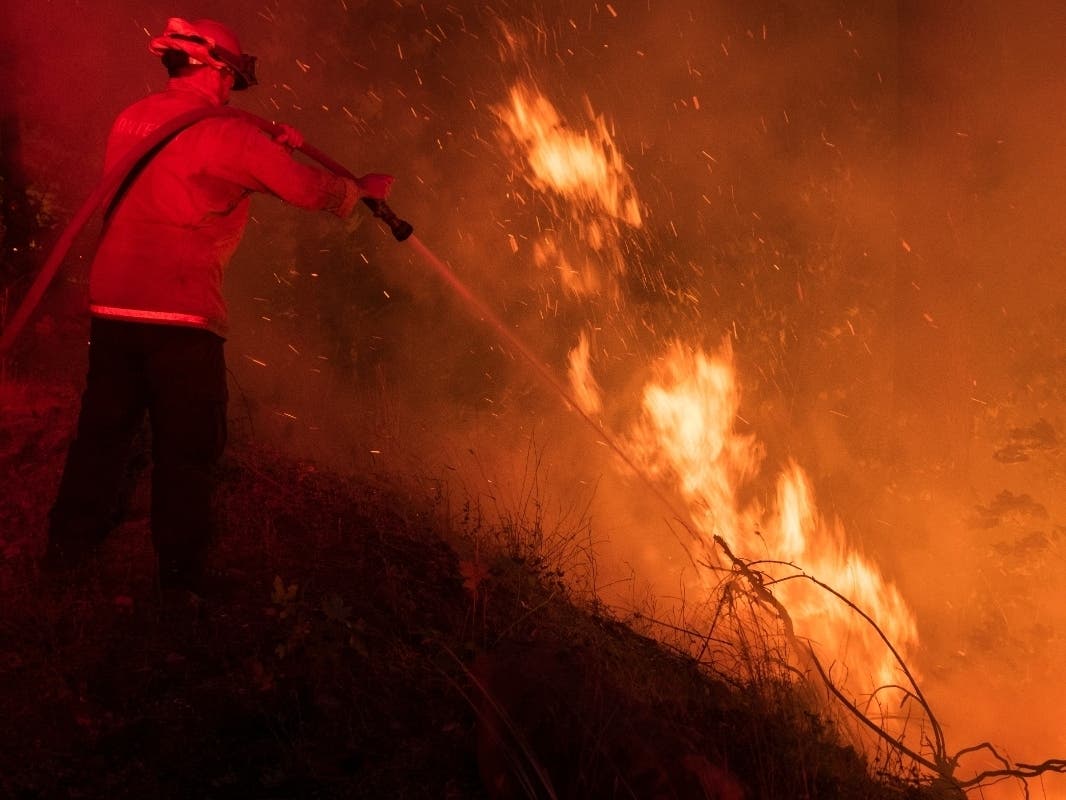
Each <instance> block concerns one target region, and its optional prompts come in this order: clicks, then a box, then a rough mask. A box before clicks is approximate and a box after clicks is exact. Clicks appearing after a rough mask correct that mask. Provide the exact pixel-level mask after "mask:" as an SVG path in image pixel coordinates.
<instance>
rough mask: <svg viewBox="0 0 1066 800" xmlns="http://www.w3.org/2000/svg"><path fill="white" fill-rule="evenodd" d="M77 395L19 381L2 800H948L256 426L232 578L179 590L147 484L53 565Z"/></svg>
mask: <svg viewBox="0 0 1066 800" xmlns="http://www.w3.org/2000/svg"><path fill="white" fill-rule="evenodd" d="M76 399H77V398H76V396H75V395H74V394H73V391H72V390H71V389H70V388H69V387H62V386H59V387H57V386H51V385H41V384H13V383H8V384H7V385H5V386H4V387H3V393H2V395H0V405H2V406H3V413H2V415H0V474H3V475H4V476H5V477H4V480H5V485H6V489H5V491H4V492H3V493H2V494H0V556H2V557H0V594H2V597H0V718H3V719H4V720H5V721H6V724H5V725H3V726H0V796H3V797H82V798H95V797H108V798H120V797H139V798H143V797H175V798H177V797H198V798H230V797H232V798H238V797H239V798H246V797H257V798H266V797H277V798H283V797H284V798H289V797H291V798H297V797H299V798H304V797H307V798H333V797H336V798H342V797H343V798H361V797H365V798H482V797H552V796H555V797H560V798H615V797H617V798H694V799H697V800H698V799H700V798H730V799H731V800H736V799H737V798H782V799H785V798H788V800H795V798H841V799H842V800H856V799H858V798H903V797H909V798H925V797H933V796H934V794H933V793H932V792H931V791H930V790H925V789H918V788H915V787H904V786H902V785H900V784H899V783H898V782H896V781H887V780H886V782H880V783H879V782H875V781H873V780H871V779H870V778H868V777H867V774H866V770H865V767H864V764H863V762H862V760H861V758H860V757H859V756H858V755H856V754H855V753H854V752H853V751H851V750H849V749H847V748H845V747H842V746H840V745H839V744H837V743H836V742H835V741H834V739H833V736H832V732H831V731H828V730H826V729H825V727H824V726H823V725H822V723H821V722H820V720H819V719H818V718H817V717H816V716H814V715H811V714H809V713H806V712H805V711H804V709H803V708H802V707H801V705H800V704H799V703H798V702H793V701H791V700H789V698H788V697H787V695H786V694H784V693H782V694H781V695H779V697H778V698H777V699H778V702H777V703H776V704H769V703H768V702H767V699H766V697H765V695H764V694H760V693H756V692H750V691H743V690H741V689H739V688H737V687H731V686H728V685H726V684H725V683H723V682H722V681H720V680H716V679H714V678H713V677H712V676H708V675H706V674H705V673H704V672H702V671H701V670H700V669H698V668H697V667H696V665H695V664H694V663H693V662H691V661H689V660H687V659H685V658H682V657H680V656H678V655H676V654H673V653H671V652H668V651H667V650H665V649H664V648H662V647H661V646H659V645H658V644H656V643H654V642H652V641H650V640H648V639H646V638H643V637H641V636H638V635H637V634H635V633H634V632H633V631H632V630H631V629H629V628H628V627H626V626H624V625H622V624H620V623H619V622H617V621H614V620H611V619H609V618H607V617H606V616H604V615H603V614H601V613H597V609H595V608H588V607H578V606H577V605H575V604H574V603H573V602H572V601H571V599H570V597H569V594H568V592H567V589H566V588H565V585H564V583H563V580H562V576H559V575H558V574H553V573H551V572H550V571H548V570H545V569H544V568H543V565H541V564H538V563H537V560H536V559H532V560H529V559H521V560H520V559H516V558H514V557H512V556H511V555H508V554H507V553H506V552H504V551H501V552H498V553H495V554H493V555H487V554H486V552H485V550H483V549H482V550H480V551H478V555H477V556H476V557H475V555H474V551H473V549H471V548H470V542H469V538H468V537H467V536H466V535H465V534H464V531H462V530H459V529H458V528H460V527H461V526H459V525H457V524H456V523H455V521H453V520H449V519H447V516H446V515H445V514H444V513H443V511H442V509H441V508H439V507H437V506H436V505H435V504H434V503H432V502H430V501H429V500H428V499H423V498H419V497H418V496H417V495H416V493H413V492H406V491H404V490H403V488H402V487H401V485H400V481H390V482H383V481H382V480H381V479H380V478H375V479H367V478H360V477H351V476H341V475H337V474H331V473H327V472H324V471H322V470H320V469H318V468H316V467H315V466H314V465H312V464H309V463H306V462H299V461H295V460H293V459H291V458H288V457H286V456H284V455H282V454H279V453H275V452H270V451H267V450H265V449H263V448H261V447H256V446H255V445H254V444H253V443H250V442H236V443H234V444H233V445H232V446H231V448H230V451H229V454H228V455H227V457H226V460H225V463H224V481H223V490H222V497H221V512H222V517H223V519H224V521H225V535H224V536H223V538H222V540H221V541H220V542H219V544H218V547H217V548H216V551H215V553H214V555H213V564H214V566H215V567H216V568H217V570H218V571H219V572H220V573H221V574H223V575H224V576H225V578H226V580H227V584H228V590H227V591H226V592H225V593H224V594H223V595H221V596H219V597H218V598H214V599H211V600H210V601H208V602H207V603H206V604H204V605H203V606H200V607H195V606H190V605H186V604H184V603H180V602H173V601H170V600H167V599H164V598H161V597H160V596H159V595H158V592H157V591H156V589H155V586H154V579H153V572H154V567H153V564H152V554H151V549H150V546H149V534H148V530H147V523H146V510H147V498H146V496H145V487H144V484H145V481H144V480H143V479H142V480H140V482H139V483H137V484H133V486H134V490H133V491H132V492H131V496H130V499H129V503H128V509H127V515H126V517H127V521H126V522H125V523H124V524H123V525H122V526H121V527H120V528H118V529H117V530H116V532H115V534H114V535H113V537H112V538H111V540H109V542H108V543H107V545H106V548H105V551H104V552H103V553H102V554H101V555H100V557H99V558H98V559H97V560H95V561H94V562H93V563H91V564H90V565H88V566H87V567H85V568H84V569H83V570H81V571H80V573H78V574H76V575H73V576H70V578H69V579H68V580H62V581H60V580H51V579H46V578H45V577H44V576H41V575H39V574H38V572H37V569H36V557H37V556H38V554H39V553H40V551H41V549H42V548H43V543H44V532H45V524H46V523H45V521H46V516H47V510H48V504H49V502H50V500H51V497H52V495H53V493H54V490H55V485H56V483H57V481H58V476H59V472H60V470H61V468H62V462H63V457H64V454H65V449H66V445H67V443H68V441H69V435H70V431H71V428H72V425H73V420H74V410H75V408H76V405H77V402H76ZM142 478H143V476H142ZM466 533H469V531H467V532H466Z"/></svg>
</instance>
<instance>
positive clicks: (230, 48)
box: [148, 17, 257, 90]
mask: <svg viewBox="0 0 1066 800" xmlns="http://www.w3.org/2000/svg"><path fill="white" fill-rule="evenodd" d="M148 49H149V50H150V51H151V52H152V53H154V54H155V55H157V56H162V57H163V59H164V62H166V60H167V59H170V58H174V57H175V56H177V57H180V58H185V59H187V62H186V63H189V64H192V65H204V66H209V67H214V68H215V69H229V70H230V71H232V72H233V88H234V89H235V90H240V89H247V88H248V87H249V86H254V85H255V84H256V83H257V81H256V79H255V56H250V55H247V54H246V53H243V52H241V43H240V42H239V41H238V40H237V34H235V33H234V32H233V31H232V30H230V28H228V27H227V26H225V25H223V24H222V23H221V22H215V21H214V20H212V19H198V20H195V21H194V22H188V21H187V20H184V19H181V18H180V17H171V18H170V19H168V20H167V27H166V29H165V30H164V31H163V34H162V35H161V36H154V37H152V40H151V41H150V42H149V43H148Z"/></svg>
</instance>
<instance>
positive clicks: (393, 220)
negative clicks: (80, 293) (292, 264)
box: [0, 106, 414, 357]
mask: <svg viewBox="0 0 1066 800" xmlns="http://www.w3.org/2000/svg"><path fill="white" fill-rule="evenodd" d="M210 117H240V118H242V119H245V120H247V121H248V122H251V123H252V124H253V125H255V126H256V127H258V128H260V129H261V130H263V131H265V132H267V133H269V134H272V135H273V134H276V133H278V132H279V130H280V129H279V128H278V126H276V125H274V123H272V122H268V121H267V120H265V119H262V118H261V117H257V116H255V115H254V114H249V113H248V112H247V111H241V110H240V109H236V108H229V107H228V106H219V107H215V108H197V109H195V110H193V111H189V112H186V113H185V114H180V115H178V116H177V117H174V118H173V119H172V120H170V121H169V122H167V123H166V124H164V125H160V126H159V127H158V128H156V129H155V130H154V131H152V133H151V134H150V135H149V136H146V137H145V138H144V139H143V140H142V141H141V142H140V143H138V146H137V147H134V148H133V149H132V150H131V151H130V152H129V153H127V154H126V155H125V156H124V157H123V158H122V159H121V160H119V162H118V163H117V164H115V166H114V167H112V168H111V169H110V170H109V171H108V172H107V174H106V175H104V177H103V180H101V181H100V183H98V184H97V185H96V188H95V189H93V191H92V193H91V194H90V195H89V197H88V198H86V200H85V202H84V203H82V204H81V207H80V208H79V209H78V210H77V212H76V213H75V214H74V216H73V218H71V220H70V222H69V223H68V224H67V227H66V228H64V229H63V233H62V234H61V235H60V237H59V239H58V240H57V241H56V244H55V246H54V247H53V248H52V250H51V252H50V253H49V254H48V258H47V259H46V260H45V262H44V266H42V267H41V271H40V272H39V273H38V274H37V277H36V278H35V279H34V281H33V284H32V285H31V286H30V289H29V291H28V292H26V296H25V297H24V298H23V299H22V302H21V303H20V304H19V307H18V308H17V309H16V310H15V313H14V314H13V315H12V317H11V320H10V321H9V322H8V323H7V325H6V326H5V327H4V330H3V332H2V333H0V357H3V356H4V355H6V354H7V352H8V351H9V350H10V349H11V346H12V345H13V344H14V343H15V340H16V339H17V338H18V335H19V333H21V332H22V329H23V328H24V327H25V325H26V323H27V322H28V321H29V318H30V315H32V314H33V312H34V311H35V310H36V309H37V306H38V305H39V304H40V302H41V298H42V297H44V293H45V290H46V289H48V286H49V285H50V284H51V283H52V279H53V278H54V277H55V274H56V272H57V271H58V270H59V267H60V265H61V264H62V263H63V259H64V258H66V256H67V253H68V252H69V251H70V248H71V246H72V245H73V244H74V239H75V238H76V237H77V235H78V234H79V233H80V232H81V230H82V228H84V227H85V225H86V223H88V221H89V220H90V219H91V218H92V215H93V213H94V212H95V211H96V210H97V209H98V208H100V207H104V208H107V209H108V210H109V211H110V210H111V209H113V208H114V207H115V205H116V204H117V202H118V200H119V199H121V194H122V192H123V191H124V190H125V188H126V186H128V184H129V182H132V180H133V179H134V178H136V176H137V173H138V172H139V171H140V170H141V169H143V168H144V166H145V164H147V163H148V161H150V160H151V157H152V156H153V155H154V154H155V152H156V151H157V150H158V149H159V148H162V147H163V146H165V145H166V143H167V142H169V141H170V140H171V139H173V138H174V137H175V136H177V135H178V134H179V133H181V131H183V130H185V129H186V128H188V127H189V126H190V125H194V124H196V123H197V122H200V121H201V120H204V119H208V118H210ZM300 151H301V152H303V153H305V154H306V155H307V156H308V157H309V158H311V159H313V160H315V161H317V162H318V163H320V164H321V165H322V166H323V167H325V168H326V169H328V170H329V171H330V172H332V173H334V174H335V175H340V176H342V177H345V178H352V179H354V178H355V176H354V175H353V174H352V173H351V172H349V171H348V170H347V169H345V168H344V167H343V166H341V165H340V164H339V163H337V162H336V161H334V160H332V159H331V158H329V156H327V155H326V154H325V153H322V152H321V151H319V150H316V149H315V148H314V147H311V146H310V145H308V144H304V145H303V146H301V147H300ZM363 203H364V204H365V205H366V206H367V207H369V208H370V210H371V212H372V213H373V214H374V216H375V217H377V218H378V219H380V220H381V221H382V222H384V223H385V224H386V225H387V226H388V227H389V229H390V230H391V231H392V235H393V236H394V237H395V238H396V240H397V241H401V242H402V241H403V240H405V239H406V238H407V237H409V236H410V235H411V233H412V232H413V231H414V228H412V227H411V224H410V223H408V222H407V221H405V220H402V219H400V218H399V217H397V216H396V214H395V213H394V212H393V210H392V209H391V208H389V206H388V204H387V203H386V202H385V201H384V200H376V199H374V198H372V197H364V198H363Z"/></svg>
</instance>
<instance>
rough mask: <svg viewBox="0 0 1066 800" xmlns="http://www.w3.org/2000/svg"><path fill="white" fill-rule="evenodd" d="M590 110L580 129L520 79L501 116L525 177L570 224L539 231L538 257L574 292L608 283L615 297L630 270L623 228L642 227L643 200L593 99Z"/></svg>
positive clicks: (589, 292)
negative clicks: (583, 126)
mask: <svg viewBox="0 0 1066 800" xmlns="http://www.w3.org/2000/svg"><path fill="white" fill-rule="evenodd" d="M585 110H586V115H587V117H588V121H587V126H586V129H585V130H578V129H576V128H574V127H572V126H570V125H569V124H568V122H567V121H566V120H565V119H564V118H563V116H562V115H561V114H560V113H559V111H558V109H556V107H555V106H554V105H553V104H552V102H551V101H550V100H548V98H547V97H545V96H544V95H543V94H542V93H541V92H540V91H539V90H538V89H537V88H536V87H535V86H534V85H533V84H531V83H524V82H520V83H517V84H515V85H514V86H513V87H512V88H511V91H510V95H509V103H508V104H507V105H505V106H502V107H500V108H497V109H496V114H497V116H498V117H499V119H500V122H501V123H502V129H501V133H502V136H503V138H504V140H505V141H507V142H509V143H510V144H511V146H512V147H513V148H514V150H515V151H516V154H517V157H518V158H519V159H520V161H521V162H522V164H523V165H524V167H525V168H524V169H523V170H522V171H521V173H520V174H521V177H522V180H523V182H524V183H525V184H526V185H527V186H529V187H531V188H532V189H534V190H535V191H537V192H540V193H542V195H543V197H544V200H545V202H546V203H548V205H549V207H550V208H551V210H552V212H553V217H554V218H562V219H566V220H567V222H568V224H567V225H566V226H563V227H561V228H560V229H546V230H542V231H540V233H539V235H538V238H537V241H536V242H535V244H534V248H533V255H534V261H535V263H536V264H537V265H538V266H540V267H542V268H544V269H546V270H549V271H550V272H553V273H554V274H555V277H556V278H557V280H558V281H559V284H560V286H561V287H562V289H563V290H564V291H565V292H566V293H567V294H569V295H572V296H576V297H590V296H594V295H597V294H600V293H602V292H603V290H604V289H605V288H606V289H607V290H608V291H609V293H610V294H614V295H617V293H618V291H617V284H616V280H617V278H618V277H620V276H622V275H624V274H625V273H626V269H627V264H626V259H625V257H624V248H623V240H624V237H625V233H626V231H627V230H629V229H637V228H640V227H641V226H642V225H643V219H642V217H641V213H640V201H639V199H638V197H637V192H636V188H635V187H634V185H633V180H632V178H631V177H630V175H629V171H628V170H627V168H626V165H625V161H624V160H623V158H622V155H621V153H620V152H619V150H618V148H617V146H616V145H615V143H614V138H613V136H612V134H611V131H610V128H609V126H608V124H607V121H606V120H605V119H604V118H603V117H602V116H600V115H597V114H595V113H594V112H593V111H592V107H591V104H590V103H589V102H588V99H587V98H586V99H585ZM578 252H580V253H581V254H582V255H581V256H580V257H578V256H577V255H576V254H577V253H578Z"/></svg>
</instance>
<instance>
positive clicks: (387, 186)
mask: <svg viewBox="0 0 1066 800" xmlns="http://www.w3.org/2000/svg"><path fill="white" fill-rule="evenodd" d="M394 180H396V179H395V178H394V177H392V176H391V175H382V174H380V173H377V172H371V173H368V174H366V175H364V176H363V177H361V178H356V179H355V182H356V183H357V184H358V185H359V191H360V192H362V194H363V196H364V197H370V198H373V199H374V200H384V199H385V198H386V197H388V196H389V191H391V189H392V182H393V181H394Z"/></svg>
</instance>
